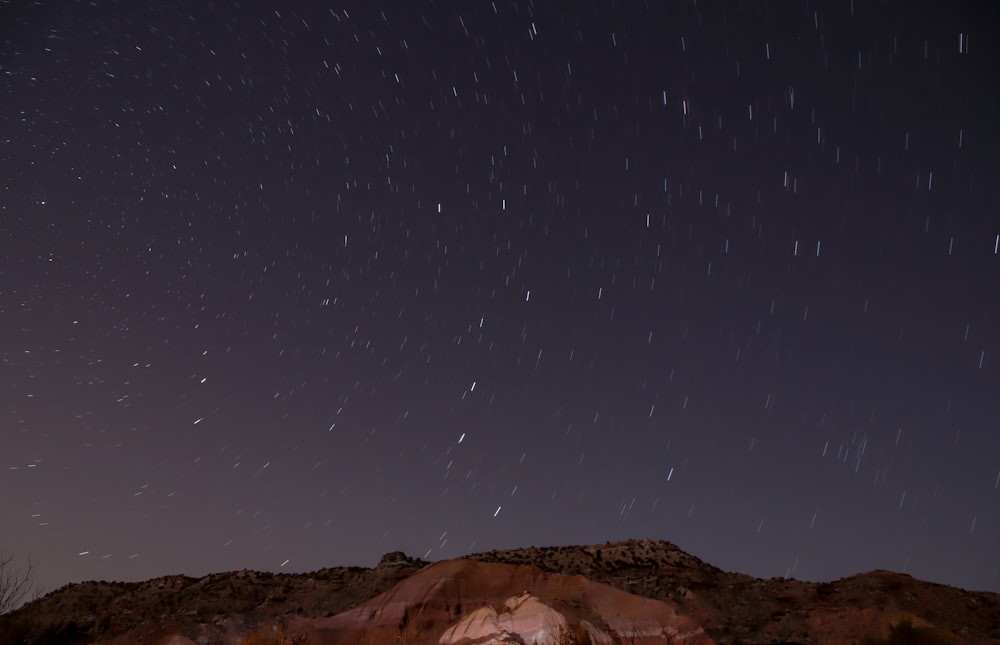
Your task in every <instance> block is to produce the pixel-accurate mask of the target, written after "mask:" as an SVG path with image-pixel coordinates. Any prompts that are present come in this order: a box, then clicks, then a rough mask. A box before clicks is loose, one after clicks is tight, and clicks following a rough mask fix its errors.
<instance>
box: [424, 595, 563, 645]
mask: <svg viewBox="0 0 1000 645" xmlns="http://www.w3.org/2000/svg"><path fill="white" fill-rule="evenodd" d="M569 634H570V628H569V623H567V622H566V617H565V616H563V615H562V614H560V613H559V612H558V611H556V610H555V609H552V607H549V606H548V605H546V604H545V603H544V602H542V601H541V600H539V599H538V598H536V597H534V596H532V595H531V594H530V593H527V592H525V593H523V594H521V595H520V596H513V597H511V598H508V599H507V600H506V601H505V602H504V604H503V607H502V608H501V610H500V612H499V613H498V612H497V611H496V610H495V609H493V607H490V606H486V607H480V608H479V609H477V610H475V611H473V612H472V613H471V614H469V615H467V616H466V617H465V618H463V619H462V620H460V621H458V623H456V624H455V625H453V626H451V627H449V628H448V629H447V630H445V632H444V634H443V635H442V636H441V638H440V639H438V642H439V643H440V644H441V645H465V644H467V643H538V645H549V644H550V643H551V644H553V645H558V644H559V643H561V642H563V640H564V639H566V637H567V636H568V635H569Z"/></svg>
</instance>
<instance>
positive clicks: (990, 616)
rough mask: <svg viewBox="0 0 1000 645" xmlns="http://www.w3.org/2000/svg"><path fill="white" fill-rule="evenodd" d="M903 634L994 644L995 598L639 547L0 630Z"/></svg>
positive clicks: (426, 567)
mask: <svg viewBox="0 0 1000 645" xmlns="http://www.w3.org/2000/svg"><path fill="white" fill-rule="evenodd" d="M900 625H909V626H912V631H913V633H915V634H919V636H920V638H921V639H923V640H921V641H919V642H934V643H1000V595H998V594H992V593H985V592H968V591H963V590H961V589H956V588H953V587H947V586H944V585H937V584H933V583H928V582H922V581H919V580H914V579H913V578H911V577H909V576H906V575H902V574H896V573H891V572H887V571H875V572H871V573H866V574H861V575H857V576H852V577H849V578H844V579H842V580H838V581H836V582H830V583H809V582H800V581H796V580H786V579H771V580H760V579H757V578H752V577H749V576H745V575H741V574H735V573H728V572H724V571H721V570H720V569H717V568H715V567H713V566H711V565H709V564H706V563H704V562H702V561H701V560H699V559H698V558H695V557H694V556H691V555H690V554H687V553H685V552H683V551H681V550H680V549H679V548H677V547H676V546H674V545H672V544H670V543H668V542H660V541H647V540H643V541H628V542H620V543H614V544H604V545H595V546H568V547H546V548H534V547H532V548H524V549H512V550H507V551H490V552H486V553H480V554H475V555H471V556H468V557H467V558H465V559H462V560H454V561H445V562H439V563H434V564H428V563H426V562H423V561H420V560H417V559H413V558H408V557H406V556H405V555H404V554H402V553H390V554H387V555H386V556H384V557H383V559H382V561H381V562H380V563H379V564H378V565H377V566H376V567H374V568H371V569H366V568H357V567H353V568H331V569H323V570H321V571H317V572H315V573H310V574H300V575H287V574H283V575H277V574H270V573H258V572H251V571H237V572H231V573H222V574H213V575H210V576H206V577H204V578H198V579H195V578H187V577H183V576H171V577H165V578H156V579H153V580H149V581H145V582H140V583H106V582H87V583H81V584H75V585H69V586H67V587H64V588H62V589H60V590H58V591H55V592H52V593H50V594H48V595H46V596H44V597H42V598H40V599H38V600H36V601H34V602H32V603H30V604H29V605H26V606H25V607H23V608H21V609H20V610H19V611H17V612H15V613H14V614H12V615H9V616H4V617H0V645H4V644H6V643H26V644H34V643H45V644H47V645H49V644H58V643H66V644H70V643H109V644H110V643H116V644H117V643H121V644H124V643H150V644H155V645H165V644H166V643H171V644H172V645H180V644H184V645H189V644H190V643H206V644H207V643H226V644H229V643H231V644H234V645H235V644H239V643H242V642H256V643H280V642H282V640H283V641H284V642H289V643H290V642H298V643H310V644H315V645H327V644H337V643H362V644H371V645H378V644H381V643H394V644H397V643H404V642H405V643H408V644H410V645H418V644H419V643H439V642H442V643H447V644H448V645H472V644H474V643H504V642H507V643H525V642H538V643H559V644H560V645H564V644H565V643H580V644H583V643H618V642H630V643H649V644H652V643H692V644H694V643H699V644H702V643H709V642H716V643H727V644H728V643H793V642H797V643H852V644H853V643H859V642H861V641H862V640H863V639H864V638H866V637H869V638H885V637H887V636H888V635H889V633H890V629H892V627H893V626H900ZM897 635H898V633H897ZM869 642H872V641H869ZM883 642H884V641H883Z"/></svg>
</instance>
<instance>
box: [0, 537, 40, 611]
mask: <svg viewBox="0 0 1000 645" xmlns="http://www.w3.org/2000/svg"><path fill="white" fill-rule="evenodd" d="M33 568H34V565H32V563H31V559H30V558H29V559H28V566H27V567H26V568H24V569H23V570H22V569H18V568H16V567H15V566H14V554H13V553H11V554H9V555H7V554H4V552H3V551H0V615H3V614H7V613H10V612H12V611H14V610H15V609H17V608H18V607H19V606H20V605H21V603H23V602H24V599H25V598H27V597H28V594H30V593H31V592H32V589H33V588H34V585H33V583H32V581H31V580H32V570H33Z"/></svg>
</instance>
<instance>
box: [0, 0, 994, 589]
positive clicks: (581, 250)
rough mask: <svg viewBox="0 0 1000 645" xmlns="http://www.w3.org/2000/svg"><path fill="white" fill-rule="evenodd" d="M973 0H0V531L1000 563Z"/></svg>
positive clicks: (986, 45)
mask: <svg viewBox="0 0 1000 645" xmlns="http://www.w3.org/2000/svg"><path fill="white" fill-rule="evenodd" d="M139 5H147V6H139ZM279 5H280V6H279ZM275 7H279V8H277V9H275ZM994 11H995V9H991V4H990V3H987V2H972V3H961V2H948V3H944V2H942V3H918V4H916V5H915V4H914V3H911V2H903V1H900V2H890V3H886V2H866V1H864V0H853V2H852V0H838V1H836V2H789V3H780V2H779V3H774V2H771V3H768V2H753V1H748V2H739V3H735V2H725V3H715V2H697V3H695V2H691V1H686V2H654V1H652V0H648V1H643V0H634V1H633V0H617V1H615V2H608V1H606V0H594V1H592V2H589V1H588V2H541V1H538V2H532V1H531V0H518V1H516V2H515V1H511V0H494V1H492V2H491V1H490V0H467V1H465V2H429V1H414V2H411V1H405V2H404V1H403V0H387V1H385V2H380V3H377V2H366V1H360V0H358V1H349V2H346V3H328V2H316V1H312V0H305V1H302V2H294V3H288V4H285V3H263V2H259V3H258V2H245V3H239V4H237V3H236V2H214V3H212V2H202V1H201V0H198V1H189V0H178V1H171V2H149V3H134V2H125V1H118V2H112V1H107V2H106V1H101V0H94V1H93V2H83V1H80V2H70V1H53V2H36V3H27V2H14V3H11V2H4V3H0V41H2V47H0V413H2V423H0V547H2V548H3V549H4V551H5V552H7V553H15V554H17V556H18V559H19V562H23V561H24V560H25V559H26V558H27V557H28V556H30V557H31V559H32V560H33V561H34V563H35V567H36V568H35V573H36V580H37V582H38V583H39V585H40V586H41V587H42V589H43V590H46V591H47V590H52V589H54V588H56V587H58V586H60V585H62V584H65V583H67V582H73V581H81V580H87V579H107V580H137V579H145V578H149V577H153V576H160V575H167V574H174V573H186V574H189V575H203V574H206V573H209V572H216V571H226V570H233V569H241V568H250V569H259V570H270V571H288V572H300V571H311V570H315V569H318V568H321V567H324V566H334V565H348V564H358V565H365V566H372V565H374V564H375V563H376V562H377V561H378V559H379V557H380V555H381V554H382V553H384V552H387V551H391V550H403V551H405V552H406V553H408V554H410V555H413V556H420V557H423V558H425V559H428V560H437V559H444V558H451V557H457V556H460V555H462V554H465V553H470V552H479V551H486V550H489V549H493V548H509V547H518V546H531V545H536V546H543V545H563V544H594V543H603V542H605V541H608V540H619V539H626V538H633V537H634V538H656V539H665V540H669V541H671V542H674V543H676V544H677V545H679V546H680V547H681V548H683V549H685V550H686V551H689V552H690V553H693V554H694V555H697V556H698V557H700V558H702V559H704V560H706V561H708V562H709V563H711V564H714V565H717V566H719V567H721V568H724V569H728V570H735V571H740V572H744V573H748V574H752V575H756V576H763V577H770V576H786V575H788V576H792V577H795V578H799V579H808V580H832V579H836V578H840V577H843V576H847V575H851V574H854V573H858V572H861V571H867V570H871V569H875V568H886V569H893V570H897V571H903V572H906V573H910V574H911V575H914V576H916V577H919V578H924V579H929V580H934V581H938V582H944V583H948V584H953V585H958V586H963V587H966V588H974V589H988V590H993V591H1000V424H998V418H1000V255H998V251H1000V248H998V245H1000V238H998V235H1000V153H998V150H1000V147H998V146H1000V118H998V115H1000V82H998V81H997V79H998V78H1000V44H998V42H997V40H996V29H997V25H998V24H1000V20H998V19H997V16H995V15H993V12H994Z"/></svg>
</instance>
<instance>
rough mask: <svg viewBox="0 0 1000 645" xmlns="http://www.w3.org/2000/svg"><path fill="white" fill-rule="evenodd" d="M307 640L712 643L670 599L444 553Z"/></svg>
mask: <svg viewBox="0 0 1000 645" xmlns="http://www.w3.org/2000/svg"><path fill="white" fill-rule="evenodd" d="M313 629H314V634H315V638H316V639H315V641H314V642H316V643H323V644H330V645H339V644H344V645H346V644H347V643H361V642H368V643H371V644H372V645H379V644H381V643H400V642H406V643H410V644H413V645H417V644H424V643H426V644H427V645H433V644H443V645H473V644H475V645H483V644H485V643H496V644H499V643H534V644H537V645H565V644H567V643H569V644H573V643H586V642H591V643H608V644H611V643H635V644H637V645H653V644H658V645H659V644H664V643H688V644H691V645H700V644H706V645H707V644H709V643H711V642H712V640H711V639H710V638H708V636H706V635H705V633H704V631H703V630H702V629H701V627H700V626H699V625H698V624H697V623H695V621H693V620H692V619H690V618H689V617H686V616H681V615H679V614H678V613H677V612H676V611H675V609H674V607H673V606H671V605H670V604H668V603H666V602H663V601H659V600H653V599H650V598H641V597H639V596H635V595H633V594H630V593H627V592H624V591H622V590H620V589H615V588H614V587H610V586H608V585H604V584H601V583H597V582H593V581H591V580H588V579H587V578H583V577H581V576H567V575H563V574H549V573H545V572H543V571H541V570H540V569H538V568H537V567H534V566H530V565H508V564H498V563H486V562H475V561H472V560H461V559H460V560H448V561H445V562H438V563H435V564H432V565H429V566H427V567H425V568H424V569H423V570H421V571H419V572H417V573H416V574H414V575H413V576H411V577H409V578H407V579H406V580H404V581H403V582H401V583H400V584H398V585H396V587H394V588H393V589H391V590H389V591H387V592H386V593H384V594H381V595H380V596H378V597H376V598H373V599H372V600H370V601H368V602H366V603H364V604H362V605H360V606H358V607H355V608H354V609H352V610H350V611H348V612H344V613H342V614H339V615H337V616H334V617H332V618H329V619H326V620H323V621H316V622H315V623H314V624H313Z"/></svg>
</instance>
